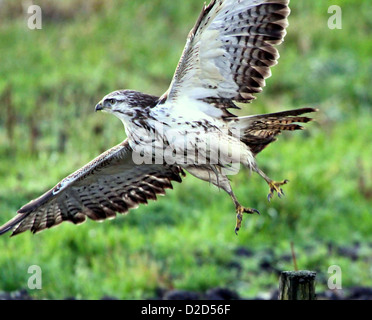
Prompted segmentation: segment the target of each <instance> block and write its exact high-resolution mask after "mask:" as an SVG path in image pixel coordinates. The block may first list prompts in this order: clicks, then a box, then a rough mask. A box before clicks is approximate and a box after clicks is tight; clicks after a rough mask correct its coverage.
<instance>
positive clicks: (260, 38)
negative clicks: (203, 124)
mask: <svg viewBox="0 0 372 320" xmlns="http://www.w3.org/2000/svg"><path fill="white" fill-rule="evenodd" d="M288 3H289V0H213V1H212V2H211V3H210V4H209V5H208V6H206V7H204V8H203V10H202V12H201V15H200V17H199V19H198V21H197V23H196V25H195V26H194V28H193V29H192V30H191V32H190V34H189V36H188V39H187V43H186V46H185V49H184V51H183V54H182V57H181V60H180V62H179V64H178V67H177V69H176V72H175V75H174V77H173V80H172V83H171V85H170V87H169V89H168V91H167V93H166V94H165V95H164V96H163V98H167V99H168V100H169V101H172V100H177V99H178V98H180V97H181V96H183V95H187V96H189V97H191V98H194V99H200V100H204V99H206V100H207V102H209V103H212V104H213V106H211V108H210V109H209V110H207V111H206V113H207V114H209V115H210V116H215V117H222V116H228V115H229V113H228V112H226V108H229V107H234V104H232V103H231V100H234V101H237V102H243V103H246V102H249V101H250V100H252V99H254V98H255V97H254V96H253V94H254V93H258V92H261V91H262V87H264V86H265V79H266V78H268V77H270V76H271V71H270V67H272V66H274V65H276V64H277V60H278V58H279V53H278V51H277V49H276V48H275V47H274V45H278V44H280V43H281V42H282V41H283V39H284V36H285V35H286V30H285V29H286V27H287V26H288V21H287V17H288V15H289V13H290V10H289V7H288ZM213 102H214V103H213ZM216 108H217V110H216ZM218 109H219V110H218ZM204 112H205V111H204Z"/></svg>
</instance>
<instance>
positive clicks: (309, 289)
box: [279, 270, 316, 300]
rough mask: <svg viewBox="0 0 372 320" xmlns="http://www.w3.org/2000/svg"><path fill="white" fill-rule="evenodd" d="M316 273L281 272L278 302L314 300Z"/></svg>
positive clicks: (304, 271)
mask: <svg viewBox="0 0 372 320" xmlns="http://www.w3.org/2000/svg"><path fill="white" fill-rule="evenodd" d="M315 277H316V272H314V271H307V270H300V271H283V272H282V273H281V275H280V279H279V300H316V295H315Z"/></svg>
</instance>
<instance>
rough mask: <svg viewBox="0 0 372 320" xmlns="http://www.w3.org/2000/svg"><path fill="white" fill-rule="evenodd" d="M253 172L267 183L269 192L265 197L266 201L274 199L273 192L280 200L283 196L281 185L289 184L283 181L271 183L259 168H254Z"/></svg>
mask: <svg viewBox="0 0 372 320" xmlns="http://www.w3.org/2000/svg"><path fill="white" fill-rule="evenodd" d="M254 170H255V171H256V172H257V173H258V174H259V175H260V176H261V177H262V178H264V180H265V181H266V182H267V184H268V185H269V188H270V192H269V194H268V195H267V200H269V201H270V200H271V199H272V198H273V197H274V192H275V191H276V192H277V193H278V197H279V198H281V197H283V196H284V192H283V189H282V188H281V186H282V185H285V184H287V183H288V182H289V180H287V179H285V180H283V181H273V180H271V179H270V178H269V177H268V176H267V175H266V174H265V173H264V172H263V171H261V170H260V169H259V168H257V167H256V168H254Z"/></svg>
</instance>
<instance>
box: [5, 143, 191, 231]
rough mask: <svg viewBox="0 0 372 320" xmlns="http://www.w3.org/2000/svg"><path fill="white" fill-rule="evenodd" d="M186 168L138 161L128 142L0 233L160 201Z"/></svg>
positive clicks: (65, 181)
mask: <svg viewBox="0 0 372 320" xmlns="http://www.w3.org/2000/svg"><path fill="white" fill-rule="evenodd" d="M181 175H184V173H183V171H182V169H181V168H180V167H178V166H169V165H156V164H153V165H146V164H143V165H136V164H135V163H134V162H133V160H132V149H131V147H130V146H129V143H128V140H125V141H124V142H122V143H121V144H119V145H117V146H115V147H113V148H111V149H109V150H107V151H106V152H105V153H103V154H101V155H100V156H99V157H97V158H96V159H94V160H92V161H91V162H90V163H88V164H87V165H85V166H84V167H83V168H81V169H79V170H78V171H76V172H75V173H73V174H71V175H69V176H68V177H67V178H65V179H63V180H62V181H61V182H60V183H58V184H57V185H56V186H55V187H54V188H53V189H51V190H49V191H48V192H46V193H45V194H43V195H42V196H41V197H39V198H37V199H35V200H33V201H31V202H30V203H28V204H26V205H25V206H23V207H22V208H21V209H19V210H18V215H17V216H15V217H14V218H13V219H12V220H10V221H9V222H7V223H6V224H5V225H3V226H1V227H0V234H3V233H5V232H7V231H9V230H12V229H13V233H12V235H16V234H18V233H21V232H24V231H26V230H30V231H31V232H33V233H35V232H38V231H42V230H44V229H46V228H50V227H53V226H55V225H58V224H60V223H62V222H63V221H70V222H73V223H75V224H78V223H82V222H84V221H85V220H86V218H87V217H88V218H90V219H93V220H104V219H107V218H114V217H115V216H116V212H120V213H126V212H128V210H129V209H131V208H136V207H137V206H138V205H139V204H141V203H147V200H150V199H151V200H156V195H157V194H165V189H167V188H172V184H171V182H172V181H177V182H181V181H182V180H181Z"/></svg>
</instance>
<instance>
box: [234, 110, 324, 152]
mask: <svg viewBox="0 0 372 320" xmlns="http://www.w3.org/2000/svg"><path fill="white" fill-rule="evenodd" d="M316 111H318V109H314V108H301V109H294V110H287V111H282V112H276V113H268V114H260V115H253V116H247V117H238V118H235V119H231V122H230V123H229V126H230V129H233V130H239V132H240V137H241V141H242V142H243V143H245V144H246V145H247V146H248V147H250V149H251V151H252V152H253V153H254V154H255V155H256V154H257V153H259V152H261V151H262V150H263V149H264V148H265V147H266V146H268V145H269V144H270V143H271V142H273V141H275V140H276V136H277V135H278V134H280V133H281V132H282V131H294V130H303V129H304V127H303V126H301V125H299V124H298V123H307V122H309V121H312V120H313V119H312V118H309V117H304V116H301V115H302V114H304V113H310V112H316Z"/></svg>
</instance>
